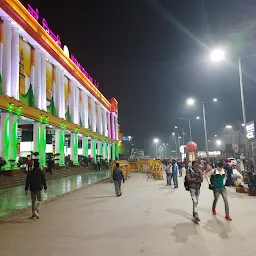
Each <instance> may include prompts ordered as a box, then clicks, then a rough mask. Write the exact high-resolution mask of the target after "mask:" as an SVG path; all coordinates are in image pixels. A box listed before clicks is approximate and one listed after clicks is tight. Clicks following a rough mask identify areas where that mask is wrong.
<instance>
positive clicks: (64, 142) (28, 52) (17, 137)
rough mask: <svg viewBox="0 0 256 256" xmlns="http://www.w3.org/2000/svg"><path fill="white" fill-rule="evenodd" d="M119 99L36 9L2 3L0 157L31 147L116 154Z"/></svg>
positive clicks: (13, 0) (11, 0)
mask: <svg viewBox="0 0 256 256" xmlns="http://www.w3.org/2000/svg"><path fill="white" fill-rule="evenodd" d="M118 126H119V125H118V102H117V101H116V100H115V98H112V99H111V101H108V100H107V99H106V98H105V97H104V96H103V95H102V93H101V92H100V91H99V89H98V83H97V82H96V81H95V80H94V79H93V78H92V77H91V76H90V75H89V73H88V72H87V71H86V70H85V69H84V68H83V67H82V65H81V64H80V63H79V62H78V61H77V59H76V57H74V56H73V55H72V54H70V53H69V50H68V47H67V46H64V45H63V44H62V42H61V40H60V36H59V35H56V34H54V33H53V32H52V30H51V29H50V28H49V26H48V24H47V21H46V19H45V18H41V17H40V13H39V10H38V9H37V8H33V7H31V6H30V5H28V6H23V5H22V4H21V3H20V2H19V1H17V0H2V1H1V5H0V157H1V158H3V159H4V160H5V161H6V162H7V165H6V166H5V169H8V168H10V165H9V164H8V163H9V161H10V160H16V159H17V157H18V156H19V155H24V156H25V155H26V154H27V153H29V152H30V151H33V152H38V153H39V160H40V163H41V165H45V161H46V153H53V154H56V153H58V154H60V165H64V164H65V156H66V155H70V158H71V160H72V161H73V163H74V164H78V155H83V156H91V157H92V158H94V159H95V158H96V155H102V156H103V158H105V159H117V158H118V145H117V144H118V137H119V136H118Z"/></svg>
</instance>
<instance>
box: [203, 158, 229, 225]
mask: <svg viewBox="0 0 256 256" xmlns="http://www.w3.org/2000/svg"><path fill="white" fill-rule="evenodd" d="M226 178H227V175H226V172H225V170H224V164H223V163H222V162H219V163H218V164H217V169H212V170H211V171H210V172H209V173H208V174H207V179H208V182H209V184H210V186H211V187H212V189H213V194H214V200H213V204H212V214H213V215H216V214H217V213H216V204H217V202H218V199H219V196H220V195H221V196H222V198H223V200H224V204H225V212H226V216H225V219H226V220H228V221H231V220H232V219H231V218H230V215H229V205H228V196H227V190H226V187H225V183H226Z"/></svg>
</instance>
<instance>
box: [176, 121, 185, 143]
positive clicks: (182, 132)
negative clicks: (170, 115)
mask: <svg viewBox="0 0 256 256" xmlns="http://www.w3.org/2000/svg"><path fill="white" fill-rule="evenodd" d="M174 128H175V129H178V128H179V129H181V134H182V143H183V145H184V143H185V142H184V141H185V140H184V135H185V132H184V130H183V127H179V126H174ZM178 136H179V134H178Z"/></svg>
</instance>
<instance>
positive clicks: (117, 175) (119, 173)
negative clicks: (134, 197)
mask: <svg viewBox="0 0 256 256" xmlns="http://www.w3.org/2000/svg"><path fill="white" fill-rule="evenodd" d="M122 180H123V183H124V173H123V170H122V169H121V168H120V165H119V163H116V168H115V169H114V171H113V181H114V185H115V191H116V196H117V197H119V196H121V195H122V192H121V184H122Z"/></svg>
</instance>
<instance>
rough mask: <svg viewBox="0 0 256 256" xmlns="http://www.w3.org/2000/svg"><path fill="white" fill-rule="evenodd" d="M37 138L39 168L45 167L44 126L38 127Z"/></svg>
mask: <svg viewBox="0 0 256 256" xmlns="http://www.w3.org/2000/svg"><path fill="white" fill-rule="evenodd" d="M38 138H39V140H40V145H38V146H39V147H38V148H39V157H40V158H39V159H40V164H41V166H45V165H46V125H45V124H41V125H40V133H39V136H38Z"/></svg>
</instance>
